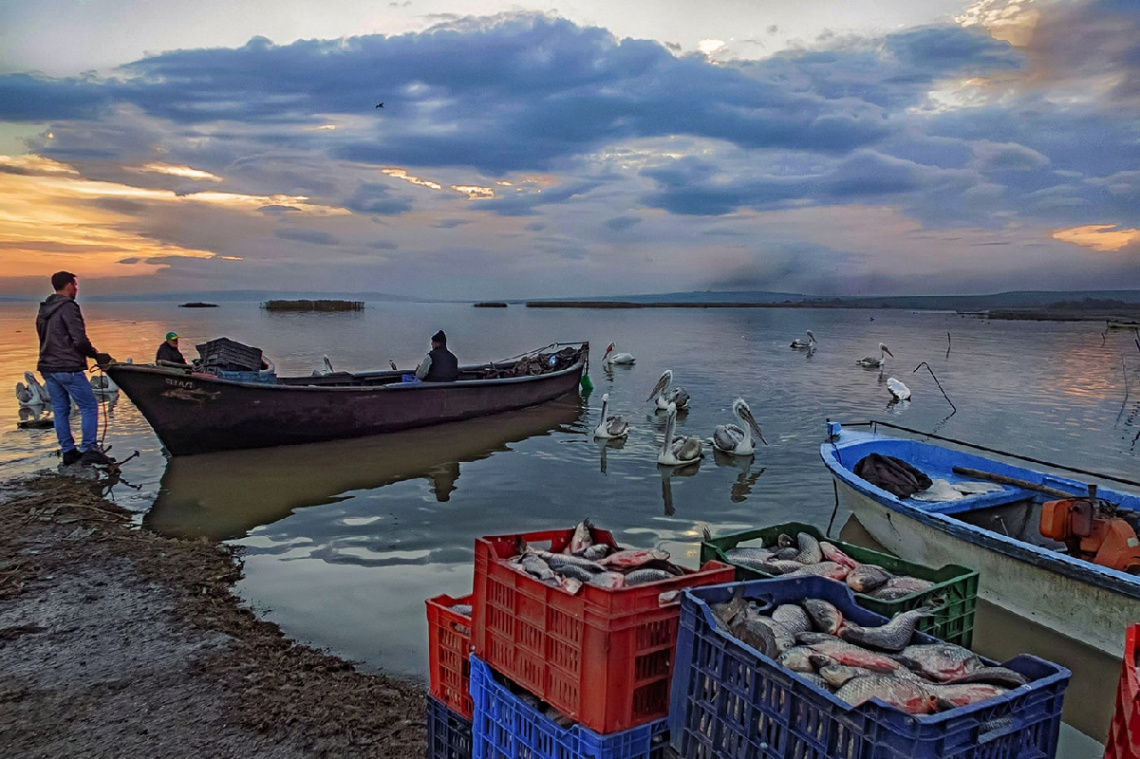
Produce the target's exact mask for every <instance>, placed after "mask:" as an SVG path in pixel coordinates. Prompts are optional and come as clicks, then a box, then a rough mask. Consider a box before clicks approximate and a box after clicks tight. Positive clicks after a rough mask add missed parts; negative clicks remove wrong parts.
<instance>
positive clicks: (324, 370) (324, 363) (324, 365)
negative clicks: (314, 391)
mask: <svg viewBox="0 0 1140 759" xmlns="http://www.w3.org/2000/svg"><path fill="white" fill-rule="evenodd" d="M332 373H333V367H332V361H330V360H329V357H328V356H327V355H325V356H321V367H320V368H319V369H314V370H313V373H312V375H311V376H313V377H325V376H327V375H329V374H332Z"/></svg>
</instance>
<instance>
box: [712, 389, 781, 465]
mask: <svg viewBox="0 0 1140 759" xmlns="http://www.w3.org/2000/svg"><path fill="white" fill-rule="evenodd" d="M732 413H734V414H736V418H737V419H739V420H740V424H739V425H737V424H718V425H717V427H716V429H715V430H714V431H713V436H712V443H713V447H714V448H716V449H717V450H718V451H724V452H725V453H731V454H732V455H734V456H751V455H752V454H753V453H755V452H756V446H755V445H754V444H753V443H752V433H753V432H755V433H756V437H758V438H760V442H761V443H763V444H764V445H768V441H767V440H765V439H764V433H762V432H761V431H760V425H759V424H757V423H756V418H755V417H754V416H752V409H750V408H748V404H747V403H745V402H744V399H743V398H737V399H736V400H734V401H733V402H732Z"/></svg>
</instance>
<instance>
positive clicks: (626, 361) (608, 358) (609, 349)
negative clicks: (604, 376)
mask: <svg viewBox="0 0 1140 759" xmlns="http://www.w3.org/2000/svg"><path fill="white" fill-rule="evenodd" d="M616 348H617V344H616V343H610V344H609V345H607V346H606V352H605V353H604V354H602V363H603V364H605V365H606V366H613V365H614V364H617V365H618V366H632V365H633V362H634V361H636V360H637V359H636V358H634V357H633V354H632V353H615V352H614V349H616Z"/></svg>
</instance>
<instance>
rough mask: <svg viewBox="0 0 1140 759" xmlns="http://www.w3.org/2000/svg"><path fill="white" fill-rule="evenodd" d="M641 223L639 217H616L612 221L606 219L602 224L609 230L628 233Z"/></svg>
mask: <svg viewBox="0 0 1140 759" xmlns="http://www.w3.org/2000/svg"><path fill="white" fill-rule="evenodd" d="M640 222H641V219H640V218H638V217H637V216H615V217H614V218H612V219H606V220H605V221H603V222H602V224H603V225H605V226H606V228H607V229H612V230H613V231H614V232H628V231H629V230H630V229H633V227H634V226H635V225H637V224H639V223H640Z"/></svg>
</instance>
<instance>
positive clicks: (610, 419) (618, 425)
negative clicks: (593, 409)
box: [594, 393, 629, 440]
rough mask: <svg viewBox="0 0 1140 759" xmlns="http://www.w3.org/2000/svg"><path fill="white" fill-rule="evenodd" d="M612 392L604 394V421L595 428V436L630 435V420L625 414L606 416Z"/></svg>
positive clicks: (613, 437) (612, 437)
mask: <svg viewBox="0 0 1140 759" xmlns="http://www.w3.org/2000/svg"><path fill="white" fill-rule="evenodd" d="M609 406H610V394H609V393H605V394H604V395H602V421H601V422H599V423H598V426H597V427H595V428H594V437H596V438H602V439H604V440H613V439H615V438H623V437H627V436H628V435H629V422H627V421H626V419H625V417H624V416H618V415H615V416H606V412H607V411H609Z"/></svg>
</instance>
